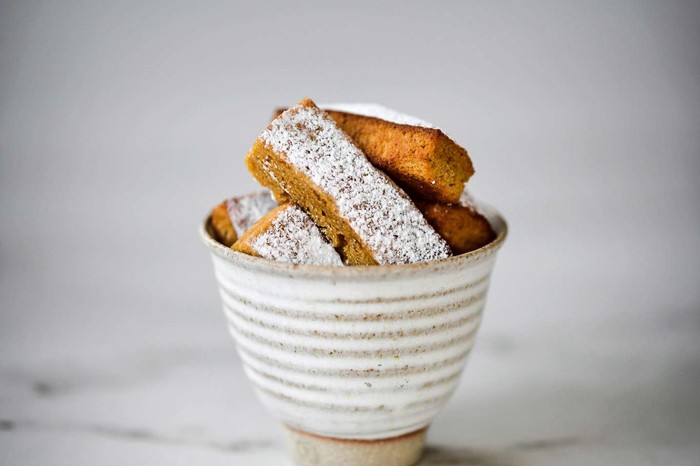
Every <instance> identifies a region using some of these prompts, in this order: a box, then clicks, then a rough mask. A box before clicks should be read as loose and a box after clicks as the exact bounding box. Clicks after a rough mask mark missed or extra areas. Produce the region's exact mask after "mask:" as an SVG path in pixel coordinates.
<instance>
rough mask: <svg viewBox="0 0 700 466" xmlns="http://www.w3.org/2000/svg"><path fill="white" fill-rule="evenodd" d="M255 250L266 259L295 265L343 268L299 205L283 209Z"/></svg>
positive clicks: (258, 237) (254, 244) (258, 241)
mask: <svg viewBox="0 0 700 466" xmlns="http://www.w3.org/2000/svg"><path fill="white" fill-rule="evenodd" d="M250 245H251V247H252V248H253V249H254V250H255V252H257V253H258V254H260V256H261V257H264V258H266V259H271V260H276V261H280V262H290V263H292V264H310V265H343V262H342V260H341V259H340V256H339V255H338V253H337V252H335V249H333V247H332V246H331V245H330V243H328V241H326V239H325V238H324V237H323V235H322V234H321V231H320V230H319V229H318V227H317V226H316V224H315V223H314V222H313V220H311V217H309V216H308V215H307V214H306V212H304V211H303V210H301V209H300V208H299V207H297V206H295V205H290V206H289V207H287V208H285V209H282V210H280V211H279V213H277V215H276V216H275V218H274V219H273V220H272V222H270V226H269V227H268V228H267V230H265V231H264V232H262V233H261V234H259V235H258V236H257V237H256V238H255V239H253V241H251V244H250Z"/></svg>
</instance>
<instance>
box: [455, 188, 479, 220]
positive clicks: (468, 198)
mask: <svg viewBox="0 0 700 466" xmlns="http://www.w3.org/2000/svg"><path fill="white" fill-rule="evenodd" d="M459 204H460V205H462V206H464V207H466V208H468V209H470V210H471V211H472V212H476V213H477V214H479V215H482V216H483V215H484V213H483V212H482V211H481V209H479V205H478V204H477V203H476V199H474V196H472V195H471V194H470V193H469V192H467V190H466V188H465V189H464V191H462V195H461V196H460V197H459Z"/></svg>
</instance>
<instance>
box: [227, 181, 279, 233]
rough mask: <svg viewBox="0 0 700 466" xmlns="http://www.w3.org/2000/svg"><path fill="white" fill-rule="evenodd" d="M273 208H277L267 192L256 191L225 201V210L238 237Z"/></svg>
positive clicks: (270, 194)
mask: <svg viewBox="0 0 700 466" xmlns="http://www.w3.org/2000/svg"><path fill="white" fill-rule="evenodd" d="M275 207H277V202H275V200H274V199H273V198H272V193H270V192H269V191H258V192H256V193H251V194H247V195H245V196H238V197H232V198H230V199H227V200H226V210H227V211H228V216H229V218H230V219H231V224H232V225H233V229H234V230H236V234H237V235H238V236H241V235H242V234H243V233H245V232H246V230H248V229H249V228H250V227H251V226H253V224H254V223H255V222H257V221H258V220H260V219H261V218H262V217H263V215H265V214H266V213H268V212H269V211H271V210H272V209H274V208H275Z"/></svg>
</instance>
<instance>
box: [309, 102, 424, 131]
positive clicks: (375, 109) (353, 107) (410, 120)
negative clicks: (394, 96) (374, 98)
mask: <svg viewBox="0 0 700 466" xmlns="http://www.w3.org/2000/svg"><path fill="white" fill-rule="evenodd" d="M319 107H321V108H322V109H324V110H335V111H337V112H345V113H354V114H355V115H363V116H368V117H374V118H379V119H380V120H385V121H390V122H392V123H397V124H400V125H410V126H421V127H423V128H437V127H436V126H434V125H433V124H431V123H428V122H427V121H425V120H421V119H420V118H418V117H414V116H411V115H406V114H405V113H400V112H397V111H396V110H392V109H390V108H387V107H385V106H383V105H379V104H373V103H359V102H358V103H330V104H321V105H319Z"/></svg>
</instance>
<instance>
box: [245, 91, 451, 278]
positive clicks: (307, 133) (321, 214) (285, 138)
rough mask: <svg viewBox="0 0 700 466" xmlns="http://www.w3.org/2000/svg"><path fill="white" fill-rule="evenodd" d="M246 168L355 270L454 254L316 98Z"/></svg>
mask: <svg viewBox="0 0 700 466" xmlns="http://www.w3.org/2000/svg"><path fill="white" fill-rule="evenodd" d="M246 164H247V165H248V168H249V170H250V171H251V173H252V174H253V176H254V177H255V178H256V179H257V180H258V181H259V182H260V183H261V184H262V185H263V186H265V187H267V188H269V189H271V190H272V191H273V192H274V193H275V196H276V197H277V199H278V200H279V199H287V198H289V199H291V201H293V202H294V203H296V204H297V205H299V206H300V207H301V208H302V209H303V210H304V211H305V212H307V213H308V214H309V215H310V216H311V218H312V219H313V221H314V222H315V223H316V224H317V225H318V226H319V227H320V228H321V229H322V230H323V232H324V234H325V236H326V237H327V238H329V239H330V240H331V242H332V244H333V246H334V247H336V249H337V250H338V251H339V252H340V253H341V255H342V256H343V258H344V259H345V261H346V263H347V264H348V265H374V264H382V265H384V264H404V263H412V262H422V261H429V260H437V259H442V258H446V257H449V256H450V255H451V251H450V249H449V246H448V245H447V243H446V242H445V240H444V239H442V238H441V237H440V235H438V234H437V233H436V232H435V230H434V229H433V228H432V227H431V226H430V224H428V222H427V221H426V220H425V218H424V217H423V215H422V214H421V213H420V211H419V210H418V208H417V207H416V206H415V205H414V204H413V202H412V201H411V200H410V199H409V198H408V196H407V195H406V193H404V192H403V191H402V190H401V189H400V188H399V187H398V186H397V185H396V184H394V183H393V182H392V181H391V179H389V178H388V177H387V176H386V175H384V174H383V173H381V172H380V171H379V170H377V169H376V168H375V167H374V166H373V165H372V164H371V163H370V162H369V160H368V159H367V157H366V156H365V154H364V153H363V152H362V150H360V149H359V148H358V147H357V146H356V145H355V144H354V143H353V142H352V140H351V139H350V138H349V137H348V135H347V134H345V133H344V132H343V131H342V130H341V129H340V128H339V127H338V125H337V124H336V123H335V121H334V120H333V119H332V118H331V117H329V116H328V114H326V113H325V112H324V111H323V110H321V109H319V108H318V107H317V106H316V105H315V104H314V103H313V102H312V101H310V100H308V99H307V100H304V101H302V102H301V103H300V104H298V105H296V106H294V107H292V108H290V109H289V110H287V111H285V112H284V113H282V114H281V115H280V116H279V117H278V118H276V119H275V120H273V121H272V123H270V125H269V126H268V128H267V129H266V130H265V131H264V132H263V133H262V134H261V135H260V136H259V137H258V139H257V141H256V142H255V144H254V145H253V147H252V148H251V150H250V152H249V153H248V155H247V156H246ZM460 192H461V191H460Z"/></svg>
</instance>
